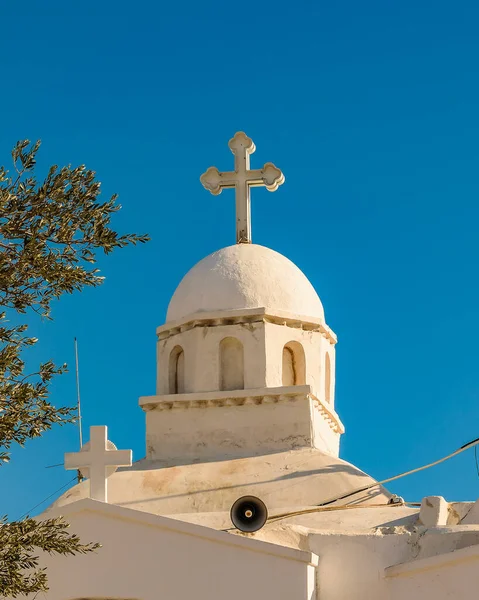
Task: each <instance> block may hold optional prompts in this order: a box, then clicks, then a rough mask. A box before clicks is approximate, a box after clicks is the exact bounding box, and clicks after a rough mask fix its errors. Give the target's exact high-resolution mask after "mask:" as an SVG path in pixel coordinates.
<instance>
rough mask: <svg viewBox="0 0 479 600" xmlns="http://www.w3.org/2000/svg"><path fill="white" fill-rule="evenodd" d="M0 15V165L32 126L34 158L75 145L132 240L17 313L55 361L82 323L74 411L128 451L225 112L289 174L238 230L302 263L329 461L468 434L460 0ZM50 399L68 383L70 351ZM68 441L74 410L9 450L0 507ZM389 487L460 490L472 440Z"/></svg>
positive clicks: (213, 231) (472, 62) (205, 228)
mask: <svg viewBox="0 0 479 600" xmlns="http://www.w3.org/2000/svg"><path fill="white" fill-rule="evenodd" d="M1 14H2V25H3V26H2V36H1V40H0V48H1V50H2V56H3V58H4V63H3V72H2V83H1V87H2V93H1V94H0V115H1V118H2V121H1V138H0V140H1V145H0V164H5V163H7V162H8V161H9V151H10V149H11V147H12V146H13V144H14V143H15V141H16V140H17V139H21V138H30V139H34V140H35V139H37V138H41V139H42V140H43V146H42V150H41V156H40V157H41V160H40V163H39V169H40V171H42V170H43V171H44V170H45V169H46V168H47V167H48V166H49V165H51V164H53V163H56V164H60V165H62V164H66V163H72V164H74V165H76V164H80V163H85V164H86V165H87V166H88V167H90V168H92V169H94V170H96V171H97V174H98V177H99V179H100V180H101V181H102V182H103V190H104V197H105V199H106V198H107V197H108V196H109V194H111V193H113V192H118V193H119V194H120V201H121V204H122V205H123V211H122V212H121V214H120V215H118V217H117V218H116V221H115V225H116V227H117V228H118V229H119V230H120V231H136V232H148V233H149V234H150V235H151V238H152V241H151V243H149V244H148V245H146V246H142V247H137V248H132V249H126V250H122V251H119V252H118V253H116V254H115V255H114V256H111V257H107V258H102V259H101V268H102V270H103V273H104V275H106V278H107V279H106V282H105V284H104V286H103V287H102V288H101V289H95V290H89V291H87V292H85V293H83V294H81V295H76V296H74V297H68V298H65V299H64V300H61V301H60V302H59V303H58V304H57V305H56V306H55V308H54V317H55V319H56V320H55V322H54V323H53V324H51V323H47V324H40V323H39V322H38V321H33V322H32V332H33V333H35V334H36V335H38V337H39V338H40V343H39V344H38V347H37V348H36V350H35V352H34V354H33V355H32V360H40V359H48V358H50V357H52V358H54V359H55V360H56V361H58V362H59V363H61V362H63V361H67V362H69V363H70V365H71V366H73V337H74V336H77V337H78V340H79V344H80V361H81V365H80V366H81V387H82V399H83V406H84V409H83V410H84V424H85V429H87V427H88V426H89V425H92V424H107V425H108V426H109V429H110V437H111V439H112V440H113V441H114V442H115V443H116V444H117V445H118V446H119V447H126V448H130V447H132V448H133V451H134V458H135V459H139V458H141V457H142V456H143V455H144V446H145V443H144V417H143V414H142V412H141V410H140V409H139V408H138V406H137V400H138V397H139V396H141V395H148V394H152V393H154V388H155V328H156V326H158V325H160V324H161V323H162V322H163V321H164V317H165V313H166V308H167V305H168V301H169V298H170V296H171V294H172V293H173V291H174V289H175V287H176V285H177V284H178V282H179V280H180V279H181V277H182V276H183V274H184V273H185V272H186V271H187V270H188V269H189V268H190V267H191V266H192V265H193V264H195V263H196V262H197V261H198V260H200V259H201V258H202V257H204V256H205V255H206V254H208V253H210V252H212V251H214V250H216V249H218V248H220V247H222V246H226V245H229V244H231V243H234V240H235V237H234V235H235V234H234V199H233V194H232V193H231V192H229V193H228V192H225V193H223V194H222V195H221V196H219V197H213V196H211V195H210V194H208V193H207V192H206V191H204V190H203V189H202V187H201V185H200V183H199V176H200V174H201V173H202V172H203V171H204V170H205V168H206V167H208V166H210V165H211V164H215V165H216V166H218V167H219V168H223V169H225V168H226V169H228V168H230V167H231V165H232V158H233V157H232V155H231V153H230V152H229V150H228V147H227V142H228V140H229V138H230V137H231V136H232V135H233V134H234V132H235V131H237V130H241V129H243V130H245V131H246V132H247V133H248V135H250V136H251V137H252V138H253V139H254V141H255V143H256V146H257V152H256V154H255V155H254V156H253V158H252V160H253V161H254V162H253V164H254V165H261V164H263V162H265V161H268V160H271V161H273V162H275V163H276V164H277V165H278V166H279V167H281V168H282V169H283V171H284V173H285V175H286V184H285V185H283V186H282V187H281V188H280V189H279V190H278V192H276V193H275V194H269V193H268V192H266V191H264V190H259V189H258V190H254V194H253V209H252V210H253V240H254V241H255V242H256V243H259V244H263V245H266V246H269V247H271V248H274V249H275V250H277V251H279V252H281V253H283V254H285V255H286V256H288V257H289V258H290V259H291V260H293V261H294V262H295V263H296V264H297V265H298V266H299V267H300V268H301V269H303V271H304V272H305V273H306V275H307V276H308V277H309V278H310V280H311V282H312V283H313V285H314V286H315V287H316V289H317V291H318V293H319V295H320V296H321V298H322V300H323V304H324V306H325V310H326V318H327V321H328V323H329V325H330V326H331V327H332V328H333V329H334V330H335V331H336V332H337V334H338V337H339V344H338V346H337V390H336V407H337V410H338V412H339V414H340V416H341V418H342V419H343V421H344V423H345V425H346V428H347V433H346V434H345V435H344V436H343V441H342V457H343V458H345V459H346V460H348V461H351V462H353V463H354V464H356V465H357V466H359V467H360V468H362V469H364V470H365V471H367V472H369V473H370V474H371V475H373V476H374V477H376V478H379V479H380V478H384V477H387V476H389V475H393V474H395V473H398V472H401V471H403V470H407V469H410V468H412V467H415V466H419V465H421V464H423V463H425V462H428V461H431V460H433V459H435V458H438V457H440V456H442V455H443V454H447V453H449V452H450V451H452V450H454V449H456V448H457V447H458V446H460V445H462V444H464V443H465V442H468V441H469V440H471V439H473V438H476V437H478V436H479V369H478V365H479V343H478V340H479V313H478V307H479V281H478V262H479V239H478V235H477V230H478V224H479V110H478V106H479V64H478V63H479V38H478V35H477V24H478V22H479V4H478V3H477V2H474V1H472V0H470V1H465V2H461V3H455V4H454V5H453V4H451V3H450V2H444V1H436V2H426V1H418V0H415V1H414V2H412V1H410V0H406V1H404V0H403V1H402V2H399V1H397V2H385V1H383V0H381V1H377V2H372V1H366V2H361V3H358V2H353V1H352V0H347V1H344V2H325V1H324V0H318V1H316V2H312V1H311V2H301V1H300V2H284V1H275V2H249V3H248V2H243V3H237V2H236V3H233V2H222V1H219V0H215V1H214V2H206V3H205V2H201V3H198V2H192V1H191V0H189V1H186V2H181V3H180V2H179V3H168V4H167V3H164V2H152V1H144V0H140V1H138V2H135V3H126V2H122V1H118V0H117V1H115V2H110V1H109V0H103V1H102V2H92V1H91V0H87V1H85V2H82V3H81V4H78V3H65V2H63V1H62V2H60V1H58V0H55V1H52V2H44V3H41V5H40V4H39V3H38V2H34V1H33V0H25V1H24V2H22V3H20V4H19V3H18V2H14V1H13V0H8V1H4V2H3V3H2V8H1ZM53 400H54V401H55V402H56V403H58V404H61V403H66V404H73V403H74V402H75V380H74V373H73V370H72V371H71V372H70V373H69V374H68V375H65V376H64V377H62V378H61V379H59V380H58V381H57V383H56V384H55V385H54V388H53ZM76 446H77V432H76V430H75V429H74V428H73V427H70V428H65V429H57V430H55V431H52V432H51V433H50V434H48V435H46V436H45V437H44V438H43V439H42V440H39V441H35V442H32V443H30V444H29V445H28V446H27V448H26V449H25V450H22V451H16V452H15V453H14V456H13V461H12V463H11V465H10V466H6V467H3V468H2V472H1V477H2V480H1V481H2V501H1V503H0V513H4V512H8V513H9V514H10V517H12V518H13V517H18V516H20V515H21V514H22V513H23V512H25V511H27V510H29V509H30V508H31V507H32V506H34V505H35V504H36V503H37V502H40V501H41V500H43V499H44V498H45V497H46V496H48V495H49V494H50V493H52V492H54V491H55V490H56V489H57V488H59V487H60V486H61V485H63V484H65V483H66V482H68V481H69V479H70V478H71V477H72V473H70V472H69V473H67V472H65V471H63V469H62V468H61V467H58V468H54V469H48V470H46V469H45V468H44V467H45V466H47V465H52V464H56V463H61V462H62V459H63V458H62V457H63V452H65V451H72V450H75V449H76ZM391 489H392V491H394V492H396V493H399V494H401V495H402V496H404V497H405V498H406V499H407V500H409V501H418V500H421V498H422V497H423V496H424V495H427V494H441V495H444V496H445V497H446V498H447V499H449V500H473V499H476V498H477V497H478V496H479V477H478V475H477V473H476V470H475V464H474V453H473V451H468V452H467V453H465V454H463V455H461V456H460V457H459V458H456V459H454V460H453V461H449V462H448V463H446V464H444V465H442V466H440V467H437V468H435V469H432V470H428V471H426V472H424V473H422V474H420V475H415V476H412V477H409V478H406V479H403V480H401V481H398V482H397V484H395V485H393V486H391ZM42 508H43V507H42ZM34 512H38V509H37V510H36V511H34Z"/></svg>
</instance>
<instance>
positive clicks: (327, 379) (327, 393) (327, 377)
mask: <svg viewBox="0 0 479 600" xmlns="http://www.w3.org/2000/svg"><path fill="white" fill-rule="evenodd" d="M324 399H325V400H326V402H331V359H330V358H329V353H328V352H326V356H325V363H324Z"/></svg>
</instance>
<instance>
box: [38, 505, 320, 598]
mask: <svg viewBox="0 0 479 600" xmlns="http://www.w3.org/2000/svg"><path fill="white" fill-rule="evenodd" d="M109 508H110V509H111V508H113V510H116V511H117V512H118V510H119V511H120V512H121V513H122V514H121V515H120V516H119V517H116V516H115V517H112V516H108V515H105V514H104V513H96V512H92V511H86V512H81V513H79V514H73V515H69V516H67V519H68V521H69V522H70V523H71V528H72V530H73V531H75V532H76V533H78V534H80V535H81V538H82V540H85V541H86V540H96V541H99V542H100V543H101V544H102V548H101V549H100V550H99V551H98V553H97V554H96V555H85V556H76V557H70V558H58V557H55V558H53V559H52V558H50V557H44V559H43V561H42V564H45V565H46V566H47V567H48V573H49V582H50V591H49V592H48V599H49V600H70V599H75V598H82V599H83V598H115V599H116V598H119V599H121V598H135V599H137V600H158V599H159V598H164V599H168V600H187V599H188V598H191V599H193V598H195V599H203V598H204V599H205V600H215V599H217V600H224V599H225V598H228V600H244V599H245V598H250V599H258V600H268V599H271V600H291V599H293V598H294V599H297V600H310V599H311V598H312V597H313V595H314V581H315V577H314V567H313V566H312V565H311V564H310V560H311V555H310V554H309V553H306V552H300V551H295V550H290V549H283V548H281V547H277V546H273V545H271V544H265V543H262V542H257V541H254V540H246V539H242V538H236V536H231V535H229V534H226V533H219V532H213V531H211V530H209V529H206V528H202V527H199V526H196V525H190V524H186V523H180V522H177V521H171V520H169V519H165V518H162V517H150V516H149V515H148V516H146V515H143V518H142V519H141V521H142V522H138V521H137V520H135V515H134V513H136V511H130V510H127V509H118V507H109ZM128 513H130V514H128ZM140 515H142V513H140ZM148 517H149V518H150V521H149V522H147V521H146V519H148ZM155 520H156V523H155ZM238 542H239V543H238Z"/></svg>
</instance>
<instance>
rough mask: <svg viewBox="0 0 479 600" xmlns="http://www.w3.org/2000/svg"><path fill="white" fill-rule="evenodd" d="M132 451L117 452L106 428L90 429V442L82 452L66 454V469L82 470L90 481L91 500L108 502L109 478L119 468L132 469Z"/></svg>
mask: <svg viewBox="0 0 479 600" xmlns="http://www.w3.org/2000/svg"><path fill="white" fill-rule="evenodd" d="M131 454H132V453H131V450H117V449H116V446H115V445H114V444H112V442H110V441H109V440H108V439H107V428H106V427H105V426H100V427H90V441H89V442H88V444H85V445H84V446H83V447H82V449H81V450H80V452H69V453H67V454H65V469H67V470H72V469H81V471H82V475H84V476H85V477H89V479H90V498H92V499H93V500H100V501H101V502H108V493H107V477H109V476H110V475H112V474H113V473H114V472H115V471H116V469H117V468H118V467H131V459H132V455H131Z"/></svg>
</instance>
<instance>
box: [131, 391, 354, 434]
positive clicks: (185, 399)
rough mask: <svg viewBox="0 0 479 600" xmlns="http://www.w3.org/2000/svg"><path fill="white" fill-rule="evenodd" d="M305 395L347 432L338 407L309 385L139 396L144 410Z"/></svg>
mask: <svg viewBox="0 0 479 600" xmlns="http://www.w3.org/2000/svg"><path fill="white" fill-rule="evenodd" d="M306 397H308V398H310V399H311V400H312V401H313V405H314V407H315V408H316V409H317V410H319V412H320V413H321V415H322V416H323V417H324V419H325V421H326V422H327V423H328V425H329V427H330V428H331V429H332V430H333V431H334V432H335V433H339V434H342V433H344V426H343V424H342V422H341V420H340V418H339V416H338V414H337V413H336V411H335V410H334V409H333V408H332V407H331V406H328V405H327V404H326V403H324V402H322V401H321V400H319V398H317V397H316V396H315V395H314V394H313V393H312V390H311V386H310V385H296V386H284V387H277V388H256V389H246V390H235V391H217V392H199V393H190V394H167V395H164V396H142V397H141V398H140V399H139V405H140V407H141V408H142V409H143V410H144V411H145V412H149V411H151V410H159V411H161V410H174V409H183V410H184V409H190V408H214V407H225V406H246V405H260V404H279V403H286V402H297V401H298V400H301V399H302V398H306Z"/></svg>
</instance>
